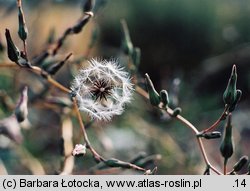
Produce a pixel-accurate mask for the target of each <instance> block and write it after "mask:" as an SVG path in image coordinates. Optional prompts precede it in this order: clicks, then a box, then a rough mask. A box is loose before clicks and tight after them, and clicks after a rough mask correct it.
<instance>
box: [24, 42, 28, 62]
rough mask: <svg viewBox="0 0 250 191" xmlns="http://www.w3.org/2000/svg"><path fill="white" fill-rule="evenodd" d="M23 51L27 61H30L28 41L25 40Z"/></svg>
mask: <svg viewBox="0 0 250 191" xmlns="http://www.w3.org/2000/svg"><path fill="white" fill-rule="evenodd" d="M23 51H24V55H25V58H26V60H28V51H27V43H26V40H23Z"/></svg>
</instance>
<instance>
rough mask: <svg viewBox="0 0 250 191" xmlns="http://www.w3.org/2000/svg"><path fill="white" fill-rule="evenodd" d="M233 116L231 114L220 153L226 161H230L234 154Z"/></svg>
mask: <svg viewBox="0 0 250 191" xmlns="http://www.w3.org/2000/svg"><path fill="white" fill-rule="evenodd" d="M231 121H232V114H229V116H228V120H227V124H226V126H225V128H224V138H223V140H222V143H221V146H220V152H221V154H222V156H223V157H224V158H225V160H227V159H229V158H230V157H231V156H232V154H233V152H234V144H233V139H232V124H231Z"/></svg>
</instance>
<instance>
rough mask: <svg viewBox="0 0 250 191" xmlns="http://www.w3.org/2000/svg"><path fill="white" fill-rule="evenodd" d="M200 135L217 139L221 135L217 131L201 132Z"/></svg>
mask: <svg viewBox="0 0 250 191" xmlns="http://www.w3.org/2000/svg"><path fill="white" fill-rule="evenodd" d="M201 137H204V138H205V139H218V138H220V137H221V133H220V132H219V131H213V132H208V133H204V134H201Z"/></svg>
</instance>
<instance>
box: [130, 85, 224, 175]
mask: <svg viewBox="0 0 250 191" xmlns="http://www.w3.org/2000/svg"><path fill="white" fill-rule="evenodd" d="M135 90H136V92H137V93H138V94H140V95H142V96H143V97H144V98H146V99H149V96H148V93H147V92H146V91H145V90H143V89H142V88H141V87H139V86H136V87H135ZM160 109H162V108H160ZM164 111H165V112H167V113H168V114H169V115H170V116H173V110H172V109H171V108H165V109H164ZM176 119H177V120H179V121H180V122H181V123H183V124H184V125H185V126H187V127H188V128H190V129H191V130H192V131H193V132H194V134H195V135H198V134H199V133H200V132H199V131H198V130H197V128H196V127H195V126H194V125H193V124H192V123H190V122H189V121H188V120H187V119H185V118H184V117H182V116H181V115H177V116H176ZM197 142H198V145H199V148H200V151H201V154H202V157H203V159H204V161H205V163H206V165H208V166H209V167H210V168H211V169H212V170H213V171H214V172H215V173H216V174H219V175H221V172H219V171H218V170H217V169H216V168H215V167H214V166H212V165H211V164H210V162H209V160H208V157H207V154H206V151H205V149H204V145H203V143H202V140H201V137H197Z"/></svg>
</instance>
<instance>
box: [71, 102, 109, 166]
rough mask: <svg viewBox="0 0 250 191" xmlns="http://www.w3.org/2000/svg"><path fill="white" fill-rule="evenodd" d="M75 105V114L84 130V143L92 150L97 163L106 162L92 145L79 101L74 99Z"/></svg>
mask: <svg viewBox="0 0 250 191" xmlns="http://www.w3.org/2000/svg"><path fill="white" fill-rule="evenodd" d="M73 104H74V109H75V112H76V115H77V119H78V122H79V125H80V127H81V130H82V134H83V138H84V141H85V143H86V147H87V148H88V149H89V150H90V152H91V153H92V155H93V157H94V158H95V160H96V161H98V162H103V161H105V159H104V158H103V157H102V156H101V155H99V154H98V153H97V152H96V151H95V149H94V148H93V147H92V146H91V144H90V141H89V138H88V134H87V132H86V129H85V126H84V124H83V121H82V117H81V114H80V112H79V109H78V106H77V101H76V99H75V98H73Z"/></svg>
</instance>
